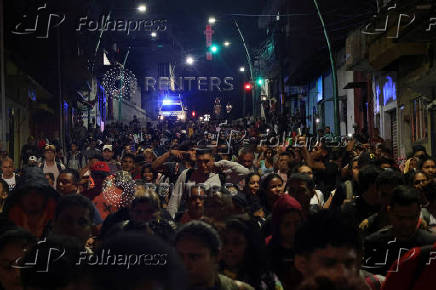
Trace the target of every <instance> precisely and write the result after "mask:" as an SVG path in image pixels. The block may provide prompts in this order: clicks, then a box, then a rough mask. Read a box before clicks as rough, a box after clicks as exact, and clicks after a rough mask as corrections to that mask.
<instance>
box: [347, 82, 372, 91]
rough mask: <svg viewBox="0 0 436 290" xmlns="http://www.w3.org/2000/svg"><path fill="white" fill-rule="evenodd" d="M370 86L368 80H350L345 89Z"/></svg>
mask: <svg viewBox="0 0 436 290" xmlns="http://www.w3.org/2000/svg"><path fill="white" fill-rule="evenodd" d="M367 86H368V83H367V82H350V83H348V84H347V85H346V86H345V87H344V90H350V89H364V88H366V87H367Z"/></svg>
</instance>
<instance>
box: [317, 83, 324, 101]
mask: <svg viewBox="0 0 436 290" xmlns="http://www.w3.org/2000/svg"><path fill="white" fill-rule="evenodd" d="M316 88H317V94H318V98H317V100H318V102H319V101H322V99H323V95H322V92H323V90H322V89H323V88H322V77H319V78H318V80H317V82H316Z"/></svg>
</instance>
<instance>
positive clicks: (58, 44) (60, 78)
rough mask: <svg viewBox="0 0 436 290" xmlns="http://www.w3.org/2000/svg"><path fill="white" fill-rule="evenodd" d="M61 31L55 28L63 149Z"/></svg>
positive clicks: (60, 128)
mask: <svg viewBox="0 0 436 290" xmlns="http://www.w3.org/2000/svg"><path fill="white" fill-rule="evenodd" d="M61 53H62V49H61V31H60V27H58V28H57V54H58V55H57V56H58V90H59V91H58V93H59V142H60V144H61V146H62V147H63V148H65V146H64V145H65V144H64V140H65V138H64V122H63V118H64V98H63V90H62V63H61V61H62V57H61Z"/></svg>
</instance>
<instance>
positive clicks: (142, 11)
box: [137, 4, 147, 13]
mask: <svg viewBox="0 0 436 290" xmlns="http://www.w3.org/2000/svg"><path fill="white" fill-rule="evenodd" d="M137 9H138V11H139V12H141V13H145V11H147V6H146V5H145V4H139V5H138V8H137Z"/></svg>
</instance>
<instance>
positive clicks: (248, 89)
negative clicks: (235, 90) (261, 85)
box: [244, 83, 253, 91]
mask: <svg viewBox="0 0 436 290" xmlns="http://www.w3.org/2000/svg"><path fill="white" fill-rule="evenodd" d="M252 88H253V86H252V85H251V84H250V83H245V84H244V89H245V90H246V91H250V90H251V89H252Z"/></svg>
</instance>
